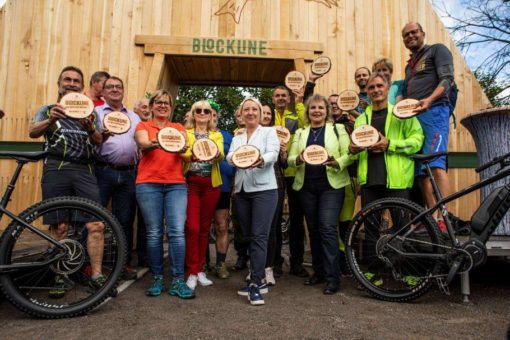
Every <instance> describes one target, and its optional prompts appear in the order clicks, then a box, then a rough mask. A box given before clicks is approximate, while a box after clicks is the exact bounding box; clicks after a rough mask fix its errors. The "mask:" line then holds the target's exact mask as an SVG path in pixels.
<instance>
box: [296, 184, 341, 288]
mask: <svg viewBox="0 0 510 340" xmlns="http://www.w3.org/2000/svg"><path fill="white" fill-rule="evenodd" d="M344 193H345V189H344V188H341V189H333V188H332V187H331V186H330V185H329V183H328V179H327V178H320V179H310V180H306V178H305V183H304V185H303V188H302V189H301V190H300V191H299V199H300V200H301V207H302V208H303V212H304V213H305V219H306V224H307V226H308V233H309V236H310V250H311V252H312V266H313V271H314V272H315V274H316V275H317V276H319V277H322V278H325V279H326V280H327V281H328V282H331V283H338V282H339V280H340V266H339V263H340V262H339V256H340V252H339V249H338V247H339V244H338V228H337V226H338V216H339V215H340V209H341V208H342V204H343V201H344Z"/></svg>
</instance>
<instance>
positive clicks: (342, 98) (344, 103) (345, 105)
mask: <svg viewBox="0 0 510 340" xmlns="http://www.w3.org/2000/svg"><path fill="white" fill-rule="evenodd" d="M337 105H338V107H339V108H340V110H342V111H351V110H355V109H356V108H357V107H358V105H359V96H358V94H357V93H356V91H353V90H345V91H342V92H340V94H339V95H338V99H337Z"/></svg>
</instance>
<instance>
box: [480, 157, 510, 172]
mask: <svg viewBox="0 0 510 340" xmlns="http://www.w3.org/2000/svg"><path fill="white" fill-rule="evenodd" d="M509 157H510V152H509V153H507V154H505V155H503V156H498V157H494V158H493V159H492V161H489V162H487V163H485V164H484V165H481V166H479V167H478V168H476V169H475V172H476V173H479V172H480V171H483V170H485V169H487V168H490V167H491V166H493V165H496V164H498V163H501V162H503V161H504V160H505V159H507V158H509Z"/></svg>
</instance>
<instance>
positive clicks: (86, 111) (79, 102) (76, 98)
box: [60, 92, 94, 119]
mask: <svg viewBox="0 0 510 340" xmlns="http://www.w3.org/2000/svg"><path fill="white" fill-rule="evenodd" d="M60 105H62V106H63V107H64V111H65V114H66V116H67V117H69V118H74V119H82V118H87V117H88V116H90V115H91V114H92V111H94V103H93V102H92V100H91V99H90V98H89V97H87V96H86V95H84V94H81V93H78V92H71V93H68V94H66V95H65V96H63V97H62V99H60Z"/></svg>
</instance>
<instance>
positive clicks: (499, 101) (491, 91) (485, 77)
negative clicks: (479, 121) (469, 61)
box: [475, 70, 510, 107]
mask: <svg viewBox="0 0 510 340" xmlns="http://www.w3.org/2000/svg"><path fill="white" fill-rule="evenodd" d="M475 77H476V78H477V79H478V82H479V83H480V85H481V86H482V88H483V90H484V92H485V94H486V95H487V97H488V98H489V100H490V102H491V104H492V106H494V107H496V106H504V105H510V94H507V95H502V93H503V91H504V90H505V88H508V86H509V84H504V83H503V82H500V81H498V80H497V79H496V74H494V73H492V74H491V73H483V72H482V71H479V70H477V71H475ZM506 92H508V91H506Z"/></svg>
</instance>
